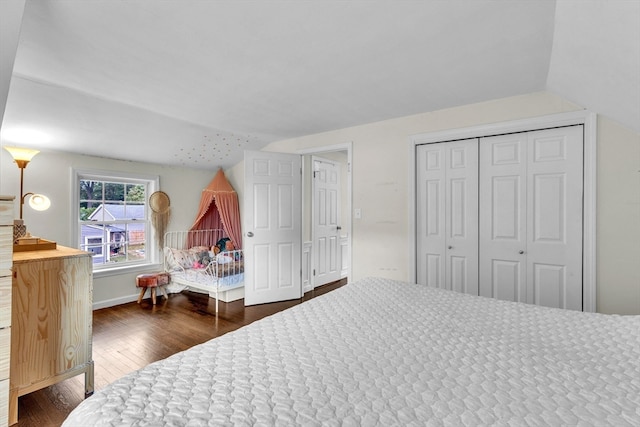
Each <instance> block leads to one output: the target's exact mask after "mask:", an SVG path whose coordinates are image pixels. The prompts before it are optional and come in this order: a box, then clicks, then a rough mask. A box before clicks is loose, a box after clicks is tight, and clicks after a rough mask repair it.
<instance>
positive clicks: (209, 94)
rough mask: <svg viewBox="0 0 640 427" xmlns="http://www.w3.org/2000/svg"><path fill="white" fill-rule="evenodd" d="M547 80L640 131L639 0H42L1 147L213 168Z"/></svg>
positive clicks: (29, 25) (30, 17) (19, 62)
mask: <svg viewBox="0 0 640 427" xmlns="http://www.w3.org/2000/svg"><path fill="white" fill-rule="evenodd" d="M3 3H4V2H3ZM4 56H6V52H3V63H5V62H6V60H5V58H4ZM11 59H13V54H11ZM543 90H549V91H552V92H554V93H556V94H558V95H560V96H562V97H564V98H566V99H567V100H569V101H572V102H575V103H577V104H579V105H581V106H583V107H585V108H589V109H592V110H593V111H595V112H597V113H599V114H603V115H606V116H608V117H611V118H612V119H614V120H617V121H619V122H620V123H622V124H623V125H625V126H627V127H629V128H631V129H633V130H634V131H636V132H639V133H640V1H637V0H629V1H625V0H620V1H616V2H614V1H606V0H596V1H589V2H584V1H582V0H557V1H539V0H513V1H494V0H451V1H440V0H427V1H321V0H310V1H190V0H175V1H162V2H150V1H148V0H129V1H105V0H93V1H83V0H69V1H35V0H27V1H26V4H25V7H24V12H23V14H22V22H21V25H20V26H19V39H18V42H17V49H16V53H15V62H14V65H13V72H12V75H11V78H10V85H9V93H8V96H7V102H6V107H5V112H4V121H3V124H2V135H1V138H2V141H1V142H2V144H3V145H24V146H29V147H33V148H39V149H42V150H62V151H70V152H78V153H83V154H89V155H95V156H103V157H110V158H118V159H127V160H136V161H145V162H152V163H159V164H167V165H171V164H174V165H189V166H192V167H200V168H210V169H215V168H217V167H218V166H222V167H228V166H231V165H233V164H235V163H237V162H238V161H239V160H240V159H241V157H242V152H243V150H244V149H259V148H261V147H263V146H264V145H266V144H268V143H270V142H272V141H276V140H281V139H286V138H292V137H296V136H302V135H308V134H313V133H318V132H323V131H327V130H333V129H338V128H344V127H349V126H354V125H359V124H365V123H370V122H374V121H379V120H385V119H390V118H394V117H401V116H406V115H410V114H416V113H422V112H428V111H434V110H438V109H442V108H447V107H454V106H458V105H464V104H469V103H474V102H480V101H486V100H491V99H497V98H503V97H508V96H514V95H519V94H524V93H530V92H536V91H543ZM25 130H26V131H30V132H31V136H29V137H25V134H24V133H20V132H23V131H25ZM25 138H26V139H25Z"/></svg>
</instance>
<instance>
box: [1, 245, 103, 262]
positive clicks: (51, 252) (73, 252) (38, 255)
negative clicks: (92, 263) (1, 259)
mask: <svg viewBox="0 0 640 427" xmlns="http://www.w3.org/2000/svg"><path fill="white" fill-rule="evenodd" d="M85 256H88V257H90V256H91V253H90V252H85V251H81V250H79V249H75V248H67V247H66V246H60V245H58V247H57V248H56V249H47V250H41V251H25V252H14V253H13V262H14V264H15V263H20V262H26V261H33V260H43V259H53V258H78V257H85Z"/></svg>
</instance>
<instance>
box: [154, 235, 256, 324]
mask: <svg viewBox="0 0 640 427" xmlns="http://www.w3.org/2000/svg"><path fill="white" fill-rule="evenodd" d="M164 244H165V246H164V249H163V257H164V271H166V272H168V273H169V274H170V277H171V282H170V284H169V286H167V290H168V291H169V292H174V293H175V292H181V291H183V290H184V289H187V288H188V289H190V290H196V291H202V292H206V293H208V294H209V296H210V297H211V298H215V301H216V313H217V312H218V305H219V300H220V299H221V297H222V298H223V300H224V301H226V302H229V301H233V300H235V299H240V298H242V297H243V296H244V294H243V293H238V292H236V293H235V296H234V297H232V296H229V295H228V294H230V292H231V291H233V290H241V289H240V288H242V287H243V286H244V256H243V252H242V250H241V249H235V247H234V246H233V243H232V242H231V240H230V239H229V237H227V235H226V233H225V232H224V230H223V229H207V230H189V231H171V232H168V233H165V235H164Z"/></svg>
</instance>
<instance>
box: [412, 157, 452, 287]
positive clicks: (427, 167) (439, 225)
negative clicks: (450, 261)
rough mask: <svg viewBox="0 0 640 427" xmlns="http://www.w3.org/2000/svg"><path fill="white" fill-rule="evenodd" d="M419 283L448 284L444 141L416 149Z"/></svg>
mask: <svg viewBox="0 0 640 427" xmlns="http://www.w3.org/2000/svg"><path fill="white" fill-rule="evenodd" d="M416 172H417V173H416V176H417V180H418V183H417V185H416V191H417V194H416V207H417V209H418V212H417V217H418V218H417V230H416V232H417V234H418V238H417V248H416V252H417V254H418V255H417V262H416V270H417V271H416V278H417V282H418V283H421V284H424V285H428V286H433V287H436V288H443V287H444V286H445V281H444V273H445V263H444V261H445V256H444V254H445V248H446V245H445V243H446V242H445V239H446V235H445V201H444V199H445V197H444V196H445V194H444V192H445V177H446V174H445V151H444V145H443V144H428V145H421V146H419V147H417V149H416Z"/></svg>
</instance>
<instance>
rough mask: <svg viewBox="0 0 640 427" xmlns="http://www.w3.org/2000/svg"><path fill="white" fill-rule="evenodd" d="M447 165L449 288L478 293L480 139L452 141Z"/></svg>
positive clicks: (447, 153) (448, 144)
mask: <svg viewBox="0 0 640 427" xmlns="http://www.w3.org/2000/svg"><path fill="white" fill-rule="evenodd" d="M445 160H446V164H447V168H446V197H445V203H446V207H445V213H446V257H447V258H446V260H445V262H446V271H447V273H446V279H445V280H446V281H447V283H446V288H447V289H452V290H454V291H458V292H464V293H468V294H472V295H478V140H477V139H475V138H474V139H470V140H464V141H455V142H449V143H447V144H446V146H445Z"/></svg>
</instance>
